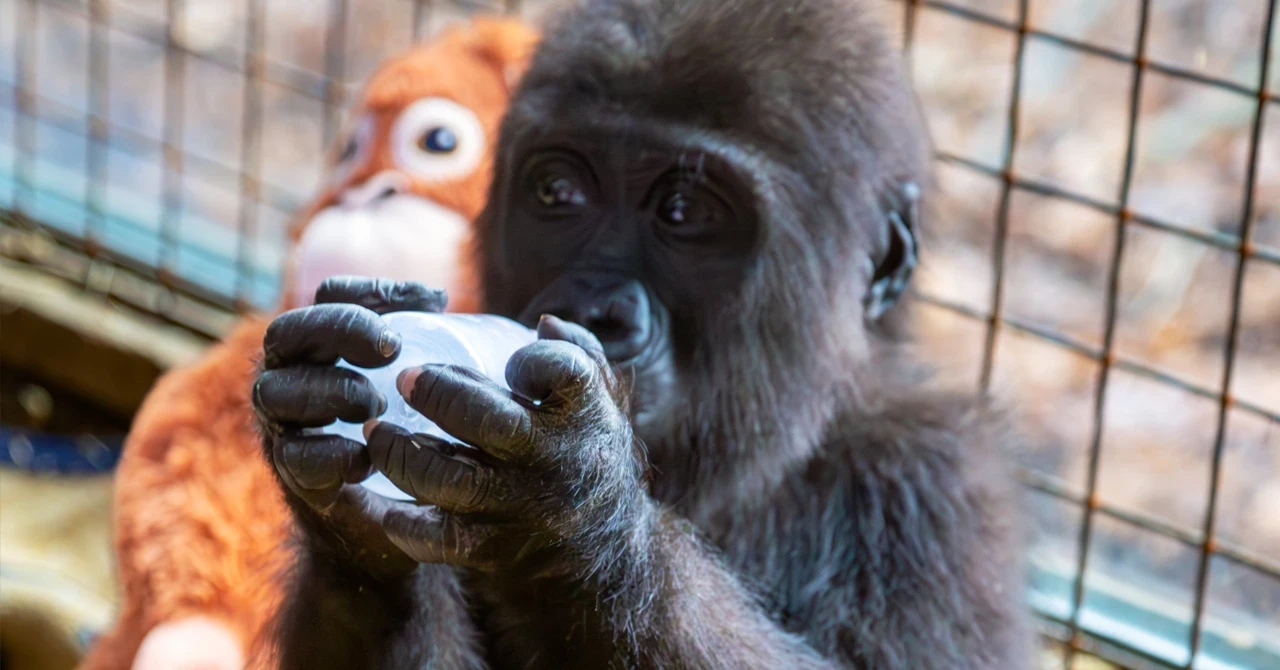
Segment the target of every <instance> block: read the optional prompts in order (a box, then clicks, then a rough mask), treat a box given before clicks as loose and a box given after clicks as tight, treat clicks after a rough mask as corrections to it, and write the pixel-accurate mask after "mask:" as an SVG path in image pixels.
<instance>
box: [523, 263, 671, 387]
mask: <svg viewBox="0 0 1280 670" xmlns="http://www.w3.org/2000/svg"><path fill="white" fill-rule="evenodd" d="M543 314H550V315H552V316H555V317H558V318H560V319H563V320H565V321H569V322H571V323H576V324H578V325H580V326H582V327H583V328H586V329H587V330H589V331H591V333H592V334H593V335H595V336H596V338H597V339H599V340H600V344H601V345H602V347H603V348H604V353H605V356H606V357H607V358H608V359H609V362H611V363H613V364H615V365H619V366H631V367H636V368H644V367H648V366H649V365H650V364H651V363H652V362H654V361H656V360H657V359H661V358H665V352H666V342H667V339H668V337H667V333H666V329H667V318H666V316H665V314H663V311H662V309H661V308H660V304H659V303H658V301H657V300H655V299H652V298H651V297H650V296H649V292H648V289H646V288H645V286H644V285H643V284H641V283H640V282H639V281H636V280H635V279H631V278H627V277H621V276H619V275H616V274H612V273H598V272H592V273H578V274H574V275H569V276H565V277H561V278H560V279H558V280H556V281H554V282H552V283H551V284H550V285H548V286H547V287H546V288H545V289H543V290H542V291H541V292H540V293H538V294H537V295H536V296H534V298H533V299H532V300H530V301H529V303H528V304H527V305H526V306H525V308H524V310H523V311H522V312H521V313H520V316H519V318H518V319H517V320H518V321H520V322H521V323H523V324H525V325H526V326H530V327H533V326H532V325H531V324H536V323H537V322H538V319H540V318H541V317H542V315H543Z"/></svg>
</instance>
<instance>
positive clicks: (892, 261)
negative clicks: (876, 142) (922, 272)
mask: <svg viewBox="0 0 1280 670" xmlns="http://www.w3.org/2000/svg"><path fill="white" fill-rule="evenodd" d="M886 200H887V202H886V203H885V206H884V207H883V215H884V217H885V224H886V226H887V229H888V230H887V232H888V237H889V239H888V243H887V244H886V245H885V253H884V256H883V257H882V258H881V259H880V260H879V262H876V264H875V270H874V271H873V272H872V275H871V286H870V287H868V289H867V295H866V297H864V298H863V302H864V304H865V307H866V315H867V318H868V319H871V320H873V321H874V320H876V319H879V318H880V317H881V315H883V314H884V313H885V312H887V311H888V310H889V308H890V307H893V305H894V304H895V303H897V302H898V300H899V299H900V298H901V297H902V294H903V293H906V291H907V286H908V285H909V284H910V283H911V273H912V272H913V271H914V270H915V268H916V265H918V264H919V262H920V255H919V251H918V248H917V245H916V231H917V230H918V229H919V216H920V185H919V184H916V183H915V182H910V181H908V182H903V183H900V184H897V185H896V187H895V188H894V189H893V191H892V193H891V194H890V197H888V198H887V199H886Z"/></svg>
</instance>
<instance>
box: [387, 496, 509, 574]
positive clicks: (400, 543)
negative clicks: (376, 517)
mask: <svg viewBox="0 0 1280 670" xmlns="http://www.w3.org/2000/svg"><path fill="white" fill-rule="evenodd" d="M382 529H383V531H384V532H385V533H386V534H387V539H389V540H391V543H392V544H394V545H396V546H397V547H399V548H400V551H403V552H404V553H405V554H408V555H409V557H410V558H413V559H414V560H416V561H418V562H420V563H443V564H445V565H454V566H458V567H465V568H474V569H485V568H487V567H490V566H489V565H488V561H486V560H485V557H484V555H483V554H484V547H485V545H486V544H489V541H490V539H491V538H492V537H493V535H494V534H495V532H496V531H494V530H493V529H492V528H491V527H488V526H485V525H482V524H479V523H472V522H468V521H466V520H461V519H459V518H458V517H456V516H454V515H452V514H450V513H448V512H443V511H440V510H435V509H431V508H423V507H416V508H407V507H405V506H397V507H395V508H393V509H391V510H389V511H388V512H387V513H386V515H385V516H383V518H382Z"/></svg>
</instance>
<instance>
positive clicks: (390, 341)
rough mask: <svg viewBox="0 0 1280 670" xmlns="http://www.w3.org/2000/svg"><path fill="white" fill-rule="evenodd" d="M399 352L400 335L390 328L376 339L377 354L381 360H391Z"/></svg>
mask: <svg viewBox="0 0 1280 670" xmlns="http://www.w3.org/2000/svg"><path fill="white" fill-rule="evenodd" d="M399 350H400V334H399V333H397V332H396V331H394V330H391V329H390V328H387V329H385V330H383V331H382V335H381V336H379V337H378V353H380V354H382V356H383V358H391V357H392V356H394V355H395V354H396V352H397V351H399Z"/></svg>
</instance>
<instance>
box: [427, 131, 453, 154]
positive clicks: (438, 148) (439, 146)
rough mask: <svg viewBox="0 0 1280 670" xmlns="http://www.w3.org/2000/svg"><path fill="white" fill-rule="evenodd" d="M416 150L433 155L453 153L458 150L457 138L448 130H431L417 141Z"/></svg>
mask: <svg viewBox="0 0 1280 670" xmlns="http://www.w3.org/2000/svg"><path fill="white" fill-rule="evenodd" d="M418 148H420V149H422V150H423V151H427V152H430V153H433V154H449V153H453V152H454V151H455V150H457V148H458V136H457V135H454V134H453V131H452V130H449V129H448V128H432V129H431V130H429V131H427V133H426V134H425V135H423V136H422V139H420V140H418Z"/></svg>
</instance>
